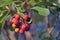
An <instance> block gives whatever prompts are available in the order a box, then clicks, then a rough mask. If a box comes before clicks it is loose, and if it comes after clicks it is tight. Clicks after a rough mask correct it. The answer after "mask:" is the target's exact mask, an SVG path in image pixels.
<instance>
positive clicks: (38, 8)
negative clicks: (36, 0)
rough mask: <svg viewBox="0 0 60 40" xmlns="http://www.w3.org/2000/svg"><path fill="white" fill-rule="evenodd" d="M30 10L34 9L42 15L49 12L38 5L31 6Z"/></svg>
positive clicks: (46, 14)
mask: <svg viewBox="0 0 60 40" xmlns="http://www.w3.org/2000/svg"><path fill="white" fill-rule="evenodd" d="M32 10H36V11H37V12H38V13H39V14H40V15H42V16H48V15H49V13H50V12H49V10H48V9H46V8H42V7H39V6H35V7H33V8H32Z"/></svg>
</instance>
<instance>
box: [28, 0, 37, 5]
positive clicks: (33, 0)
mask: <svg viewBox="0 0 60 40" xmlns="http://www.w3.org/2000/svg"><path fill="white" fill-rule="evenodd" d="M28 4H36V2H35V0H30V1H29V2H28Z"/></svg>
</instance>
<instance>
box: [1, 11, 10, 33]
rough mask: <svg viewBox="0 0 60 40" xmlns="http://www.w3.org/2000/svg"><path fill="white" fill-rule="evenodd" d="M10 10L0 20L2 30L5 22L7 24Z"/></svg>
mask: <svg viewBox="0 0 60 40" xmlns="http://www.w3.org/2000/svg"><path fill="white" fill-rule="evenodd" d="M9 12H10V11H8V12H6V13H5V14H6V15H4V17H3V18H2V20H1V22H0V32H1V31H2V29H3V28H4V24H5V21H6V20H7V18H8V14H9Z"/></svg>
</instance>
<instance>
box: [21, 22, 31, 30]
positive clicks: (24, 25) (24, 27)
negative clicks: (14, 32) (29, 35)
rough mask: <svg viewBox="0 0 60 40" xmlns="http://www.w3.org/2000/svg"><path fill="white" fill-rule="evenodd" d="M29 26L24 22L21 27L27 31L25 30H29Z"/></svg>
mask: <svg viewBox="0 0 60 40" xmlns="http://www.w3.org/2000/svg"><path fill="white" fill-rule="evenodd" d="M29 28H30V26H29V24H27V23H26V24H23V25H22V28H21V29H22V30H24V31H25V30H26V31H27V30H29Z"/></svg>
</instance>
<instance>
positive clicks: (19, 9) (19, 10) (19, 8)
mask: <svg viewBox="0 0 60 40" xmlns="http://www.w3.org/2000/svg"><path fill="white" fill-rule="evenodd" d="M17 9H18V12H19V14H20V16H21V17H23V15H24V14H23V10H22V8H21V7H20V6H17Z"/></svg>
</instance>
